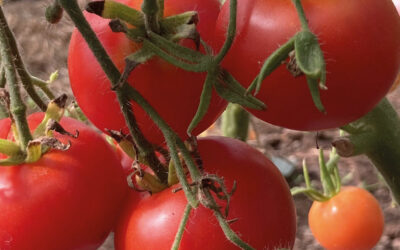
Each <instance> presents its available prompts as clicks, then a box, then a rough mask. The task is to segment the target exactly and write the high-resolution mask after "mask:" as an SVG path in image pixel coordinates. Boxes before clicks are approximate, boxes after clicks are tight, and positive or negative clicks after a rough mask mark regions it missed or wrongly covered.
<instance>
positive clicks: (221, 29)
mask: <svg viewBox="0 0 400 250" xmlns="http://www.w3.org/2000/svg"><path fill="white" fill-rule="evenodd" d="M228 4H229V1H227V3H225V5H224V6H223V7H222V9H221V12H220V16H219V18H218V21H217V26H216V40H219V41H222V40H223V38H224V37H225V32H226V27H227V22H228V13H229V10H228V9H229V8H228ZM302 4H303V7H304V10H305V13H306V16H307V20H308V21H309V26H310V29H311V31H313V32H314V33H315V34H316V36H317V37H318V39H319V42H320V44H321V49H322V51H323V54H324V57H325V61H326V70H327V75H326V76H327V80H326V84H327V88H328V90H326V91H321V100H322V103H323V105H324V106H325V108H326V111H327V114H324V113H321V112H319V111H318V110H317V108H316V107H315V105H314V103H313V102H312V99H311V95H310V93H309V90H308V87H307V82H306V78H305V76H304V75H303V76H299V77H296V78H294V77H293V76H292V75H291V73H289V71H288V70H286V68H285V65H281V66H280V67H279V68H278V69H277V70H276V71H274V72H273V73H272V74H271V75H270V76H268V77H267V78H266V79H265V80H264V82H263V85H262V87H261V90H260V93H259V94H258V95H257V97H258V98H259V99H261V100H262V101H264V102H265V104H266V105H267V109H266V110H265V111H255V110H249V111H250V112H251V113H253V114H254V115H255V116H257V117H258V118H260V119H262V120H264V121H266V122H269V123H272V124H275V125H279V126H282V127H287V128H290V129H296V130H321V129H327V128H334V127H339V126H342V125H345V124H347V123H349V122H351V121H353V120H355V119H358V118H359V117H361V116H362V115H364V114H366V113H367V112H368V111H369V110H370V109H371V108H373V107H374V105H375V104H377V103H378V101H380V100H381V98H383V97H384V95H385V94H386V93H387V91H388V90H389V88H390V86H391V85H392V83H393V81H394V79H395V77H396V75H397V73H398V70H399V65H400V19H399V16H398V14H397V13H396V10H395V8H394V6H393V3H392V1H391V0H382V1H376V0H366V1H364V0H355V1H347V0H326V1H318V0H303V1H302ZM298 31H300V23H299V20H298V15H297V13H296V10H295V7H294V5H293V3H292V1H290V0H242V1H238V28H237V36H236V39H235V41H234V44H233V46H232V49H231V50H230V52H229V53H228V55H227V57H226V58H225V60H224V62H223V66H224V67H225V68H227V69H228V70H229V71H230V72H231V73H232V74H233V75H234V76H235V77H236V78H237V79H238V80H239V81H240V82H241V83H242V84H243V85H245V86H246V87H247V86H249V84H250V83H251V81H252V80H253V79H254V78H255V76H256V75H257V74H258V72H259V70H260V69H261V66H262V64H263V62H264V61H265V59H266V58H267V57H268V56H269V55H270V54H271V53H272V52H273V51H275V50H276V49H277V48H278V46H280V45H282V44H284V43H285V42H287V41H288V40H289V39H290V38H291V37H292V36H293V35H294V34H296V33H297V32H298Z"/></svg>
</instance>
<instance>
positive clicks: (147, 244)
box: [115, 137, 296, 250]
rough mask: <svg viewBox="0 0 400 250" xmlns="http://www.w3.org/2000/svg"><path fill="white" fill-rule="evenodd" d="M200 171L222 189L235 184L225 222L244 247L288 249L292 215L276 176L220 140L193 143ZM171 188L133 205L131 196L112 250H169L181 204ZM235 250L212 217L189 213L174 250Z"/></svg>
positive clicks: (253, 155)
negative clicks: (217, 180) (212, 177)
mask: <svg viewBox="0 0 400 250" xmlns="http://www.w3.org/2000/svg"><path fill="white" fill-rule="evenodd" d="M198 147H199V148H198V149H199V152H200V155H201V157H202V160H203V166H204V169H205V170H206V171H207V172H209V173H215V174H218V175H220V176H223V177H224V180H225V181H226V184H227V188H228V189H230V188H231V187H232V185H233V181H234V180H236V181H237V190H236V192H235V193H234V195H233V196H232V201H231V205H230V210H229V218H228V219H233V218H237V219H238V221H236V222H234V223H232V224H231V227H232V229H233V230H234V231H235V232H237V233H238V234H239V235H240V236H241V237H242V239H243V240H244V241H246V242H248V243H249V244H250V245H252V246H253V247H255V248H256V249H275V248H278V247H287V248H291V247H293V243H294V240H295V232H296V214H295V209H294V204H293V200H292V197H291V195H290V191H289V188H288V185H287V183H286V181H285V179H284V178H283V176H282V175H281V174H280V172H279V170H278V169H277V168H276V167H275V166H274V165H273V163H271V161H269V160H268V159H267V158H266V157H265V156H264V155H263V154H262V153H260V152H259V151H257V150H256V149H254V148H252V147H250V146H249V145H247V144H245V143H243V142H241V141H238V140H234V139H231V138H224V137H206V138H201V139H199V141H198ZM173 188H176V186H175V187H171V188H170V189H167V190H165V191H163V192H161V193H157V194H155V195H153V196H148V197H145V198H143V199H141V200H139V199H138V196H137V194H136V193H134V192H132V193H131V197H130V198H129V200H128V202H127V204H126V207H125V209H124V212H123V213H122V216H121V218H120V222H119V224H118V226H117V229H116V233H115V244H116V249H119V250H121V249H129V250H133V249H160V250H162V249H170V248H171V246H172V242H173V240H174V237H175V234H176V232H177V230H178V225H179V223H180V221H181V217H182V213H183V210H184V208H185V206H186V204H187V200H186V198H185V195H184V193H183V192H177V193H172V192H171V191H172V189H173ZM205 248H207V249H218V250H220V249H224V250H225V249H237V247H236V246H234V245H232V244H231V243H230V242H228V240H227V239H226V238H225V236H224V234H223V232H222V230H221V229H220V227H219V224H218V222H217V221H216V219H215V218H214V216H213V214H212V212H211V211H210V210H208V209H206V208H204V207H199V208H197V209H196V210H193V211H192V213H191V215H190V218H189V221H188V224H187V226H186V229H185V233H184V235H183V239H182V242H181V245H180V249H183V250H184V249H190V250H194V249H205Z"/></svg>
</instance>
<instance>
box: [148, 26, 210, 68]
mask: <svg viewBox="0 0 400 250" xmlns="http://www.w3.org/2000/svg"><path fill="white" fill-rule="evenodd" d="M148 36H149V39H150V41H151V42H152V43H153V44H154V45H156V46H158V47H160V48H161V49H163V50H165V51H166V52H168V53H170V54H173V55H174V56H175V57H177V58H180V59H182V60H185V61H188V62H192V63H205V62H208V63H210V62H211V61H212V57H211V56H209V55H204V54H202V53H200V52H199V51H196V50H192V49H189V48H186V47H184V46H181V45H179V44H178V43H175V42H172V41H170V40H168V39H166V38H165V37H163V36H160V35H158V34H156V33H154V32H148ZM203 45H204V44H203Z"/></svg>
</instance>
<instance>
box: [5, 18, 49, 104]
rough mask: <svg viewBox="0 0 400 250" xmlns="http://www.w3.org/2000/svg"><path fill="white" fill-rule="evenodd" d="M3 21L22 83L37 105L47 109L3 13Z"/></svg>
mask: <svg viewBox="0 0 400 250" xmlns="http://www.w3.org/2000/svg"><path fill="white" fill-rule="evenodd" d="M0 18H1V20H2V22H3V23H4V27H3V30H4V31H3V32H4V35H5V36H6V37H7V40H8V44H9V49H10V50H11V51H10V53H11V55H12V57H13V62H14V63H13V64H14V65H15V69H16V70H17V73H18V75H19V76H20V79H21V82H22V85H23V86H24V88H25V90H26V92H27V93H28V95H29V96H30V97H31V98H32V100H33V101H34V102H35V103H36V105H37V106H38V107H39V108H40V109H41V110H42V111H44V112H45V111H46V109H47V104H46V103H44V102H43V101H42V99H41V98H40V96H39V95H38V94H37V92H36V90H35V88H34V87H33V85H32V82H31V78H30V74H29V73H28V71H27V69H26V67H25V65H24V62H23V60H22V57H21V55H20V54H19V51H18V46H17V43H16V41H15V37H14V34H13V33H12V32H11V30H10V28H9V26H8V24H7V21H6V19H5V18H4V14H3V13H2V17H0Z"/></svg>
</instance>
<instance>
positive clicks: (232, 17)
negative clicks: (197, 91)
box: [214, 0, 237, 64]
mask: <svg viewBox="0 0 400 250" xmlns="http://www.w3.org/2000/svg"><path fill="white" fill-rule="evenodd" d="M236 14H237V0H230V3H229V24H228V34H227V37H226V40H225V43H224V45H223V46H222V49H221V50H220V51H219V53H218V55H216V56H215V58H214V60H215V64H219V63H220V62H221V61H222V59H224V57H225V55H226V54H227V53H228V51H229V49H230V48H231V46H232V44H233V40H234V39H235V35H236Z"/></svg>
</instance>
